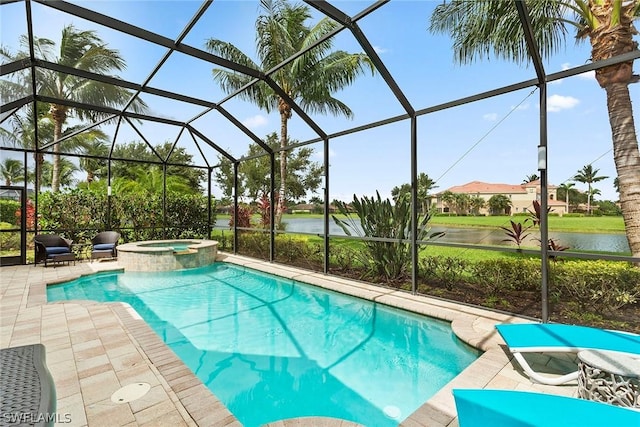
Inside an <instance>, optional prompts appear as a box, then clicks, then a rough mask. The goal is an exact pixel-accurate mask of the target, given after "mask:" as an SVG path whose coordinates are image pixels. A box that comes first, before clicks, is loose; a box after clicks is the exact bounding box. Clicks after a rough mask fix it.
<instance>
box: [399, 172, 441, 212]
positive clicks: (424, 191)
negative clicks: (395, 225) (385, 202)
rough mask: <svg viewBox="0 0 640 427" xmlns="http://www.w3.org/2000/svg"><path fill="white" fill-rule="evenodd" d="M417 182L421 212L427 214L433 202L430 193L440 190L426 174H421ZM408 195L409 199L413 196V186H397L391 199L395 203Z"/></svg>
mask: <svg viewBox="0 0 640 427" xmlns="http://www.w3.org/2000/svg"><path fill="white" fill-rule="evenodd" d="M416 182H417V189H418V190H417V193H418V194H417V196H418V201H419V203H420V211H421V212H422V213H426V212H427V211H428V210H429V205H430V201H431V196H430V195H429V193H430V192H431V190H433V189H434V188H438V186H437V185H435V184H436V183H435V181H434V180H432V179H431V178H429V175H427V174H426V173H424V172H420V173H419V174H418V179H417V181H416ZM407 195H408V196H409V197H410V196H411V184H402V185H401V186H399V187H398V186H396V187H393V188H392V189H391V197H392V198H393V200H394V202H395V201H398V200H399V199H400V198H401V197H406V196H407Z"/></svg>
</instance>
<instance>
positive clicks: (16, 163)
mask: <svg viewBox="0 0 640 427" xmlns="http://www.w3.org/2000/svg"><path fill="white" fill-rule="evenodd" d="M0 176H2V179H4V185H13V184H15V183H18V182H22V181H24V165H23V164H22V162H21V161H20V160H17V159H12V158H9V157H7V158H6V159H3V160H2V163H0Z"/></svg>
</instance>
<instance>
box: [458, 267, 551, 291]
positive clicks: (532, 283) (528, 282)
mask: <svg viewBox="0 0 640 427" xmlns="http://www.w3.org/2000/svg"><path fill="white" fill-rule="evenodd" d="M470 270H471V273H472V274H471V280H472V281H473V283H476V284H478V285H480V286H481V287H482V288H483V289H485V290H486V291H487V292H488V293H489V295H498V293H499V292H500V291H501V290H505V289H508V290H521V291H537V290H539V289H540V281H541V276H542V273H541V268H540V261H539V260H536V259H528V258H522V259H488V260H481V261H477V262H475V263H473V264H472V266H471V268H470Z"/></svg>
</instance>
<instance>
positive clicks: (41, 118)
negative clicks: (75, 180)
mask: <svg viewBox="0 0 640 427" xmlns="http://www.w3.org/2000/svg"><path fill="white" fill-rule="evenodd" d="M3 85H6V82H2V84H0V86H3ZM44 105H45V104H43V103H38V139H39V140H40V143H41V144H40V145H43V144H47V143H49V142H51V141H53V122H52V121H51V119H50V118H49V117H47V115H46V114H47V110H46V109H45V108H43V106H44ZM10 124H11V131H9V130H7V129H4V128H0V138H1V140H2V142H3V144H6V145H13V146H14V147H22V148H25V149H27V150H33V159H34V162H35V164H36V172H37V174H35V176H33V177H32V179H33V180H34V183H35V185H34V188H35V191H36V193H39V192H40V185H41V180H42V165H43V164H44V161H45V159H44V153H43V152H42V151H38V150H37V148H38V143H37V141H36V140H35V134H36V133H35V126H34V125H33V104H31V105H29V106H28V107H27V108H26V112H25V113H24V115H23V114H13V115H12V116H11V119H10Z"/></svg>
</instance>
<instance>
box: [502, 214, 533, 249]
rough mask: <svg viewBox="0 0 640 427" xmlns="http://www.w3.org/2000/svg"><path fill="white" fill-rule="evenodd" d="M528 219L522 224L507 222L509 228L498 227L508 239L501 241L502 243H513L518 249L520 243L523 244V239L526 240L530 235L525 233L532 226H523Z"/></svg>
mask: <svg viewBox="0 0 640 427" xmlns="http://www.w3.org/2000/svg"><path fill="white" fill-rule="evenodd" d="M528 219H529V218H527V219H525V220H524V222H522V223H520V222H514V221H509V222H510V223H511V228H508V227H500V228H501V229H503V230H504V232H505V234H506V235H507V237H508V239H502V241H503V242H514V243H515V244H516V245H518V248H520V245H522V243H523V242H524V239H526V238H527V237H528V236H529V234H531V233H527V231H528V230H529V229H530V228H531V227H532V226H531V225H529V226H526V225H524V224H525V223H526V222H527V220H528Z"/></svg>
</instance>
